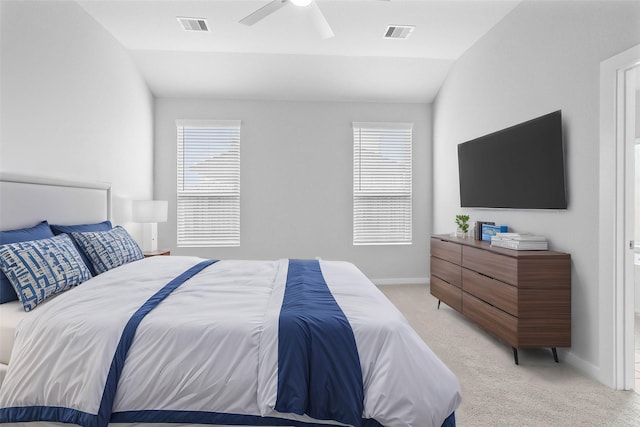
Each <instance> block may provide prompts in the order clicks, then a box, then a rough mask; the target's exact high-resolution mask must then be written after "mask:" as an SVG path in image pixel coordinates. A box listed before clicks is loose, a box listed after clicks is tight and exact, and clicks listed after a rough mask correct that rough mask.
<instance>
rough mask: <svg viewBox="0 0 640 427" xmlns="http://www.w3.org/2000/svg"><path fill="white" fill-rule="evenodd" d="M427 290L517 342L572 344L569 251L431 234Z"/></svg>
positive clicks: (553, 347)
mask: <svg viewBox="0 0 640 427" xmlns="http://www.w3.org/2000/svg"><path fill="white" fill-rule="evenodd" d="M431 294H432V295H433V296H435V297H436V298H438V300H439V301H438V307H440V302H441V301H442V302H444V303H446V304H447V305H449V306H450V307H451V308H453V309H455V310H457V311H459V312H460V313H462V314H463V315H464V316H466V317H467V318H469V319H471V320H473V321H474V322H475V323H477V324H478V325H479V326H480V327H482V328H483V329H485V330H487V331H488V332H490V333H492V334H493V335H495V336H496V337H498V338H500V339H501V340H503V341H505V342H506V343H508V344H509V345H510V346H511V347H512V349H513V356H514V360H515V363H516V364H518V348H526V347H550V348H551V350H552V352H553V357H554V359H555V361H556V362H557V361H558V355H557V352H556V347H570V346H571V255H569V254H566V253H562V252H553V251H516V250H511V249H503V248H497V247H496V248H494V247H491V245H490V243H489V242H484V241H477V240H473V239H460V238H456V237H451V236H448V235H441V236H433V237H432V238H431Z"/></svg>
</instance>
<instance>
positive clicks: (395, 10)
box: [78, 0, 519, 102]
mask: <svg viewBox="0 0 640 427" xmlns="http://www.w3.org/2000/svg"><path fill="white" fill-rule="evenodd" d="M279 1H281V0H279ZM285 1H287V2H288V1H289V0H285ZM269 2H270V0H226V1H225V0H206V1H205V0H200V1H182V0H181V1H164V0H139V1H122V0H78V3H79V4H80V5H81V6H82V7H83V8H84V9H85V10H86V11H87V12H88V13H89V14H90V15H91V16H92V17H93V18H94V19H95V20H96V21H98V22H99V23H100V24H101V25H102V26H104V28H106V29H107V30H108V31H109V32H110V33H111V34H113V36H114V37H115V38H116V39H117V40H119V41H120V43H121V44H122V45H123V46H124V47H125V48H126V49H128V50H129V51H130V53H131V56H132V58H133V60H134V62H135V63H136V64H137V66H138V67H139V69H140V71H141V73H142V75H143V77H144V78H145V79H146V81H147V83H148V85H149V87H150V89H151V91H152V92H153V93H154V95H156V96H158V97H215V98H234V99H271V100H273V99H276V100H320V101H322V100H324V101H372V102H431V101H432V100H433V98H434V97H435V95H436V94H437V92H438V90H439V88H440V86H441V84H442V82H443V81H444V79H445V77H446V75H447V73H448V72H449V70H450V68H451V66H452V64H453V63H454V62H455V61H456V59H457V58H459V57H460V55H462V54H463V53H464V52H465V51H466V50H467V49H468V48H469V47H471V46H472V45H473V44H474V43H475V42H477V41H478V40H479V39H480V38H481V37H482V36H483V35H484V34H485V33H486V32H487V31H489V30H490V29H491V28H492V27H493V26H494V25H495V24H496V23H497V22H499V21H500V20H501V19H502V18H503V17H504V16H505V15H506V14H508V13H509V12H510V11H511V10H512V9H513V8H514V7H515V6H517V4H518V3H519V1H510V0H496V1H491V0H413V1H411V0H386V1H385V0H316V5H317V7H318V8H319V9H320V10H321V12H322V14H323V15H324V17H325V18H326V21H327V22H328V24H329V25H330V27H331V29H332V30H333V33H334V36H333V37H331V38H328V39H324V38H322V36H321V33H320V32H319V31H318V30H317V27H316V25H314V24H315V20H314V18H315V17H314V14H313V12H312V11H311V8H310V7H306V8H304V7H298V6H295V5H293V4H286V5H284V7H282V8H279V9H278V10H277V11H276V12H274V13H272V14H270V15H268V16H266V17H265V18H264V19H262V20H260V21H259V22H257V23H255V24H254V25H251V26H247V25H243V24H241V23H239V21H240V20H241V19H242V18H244V17H245V16H247V15H249V14H251V13H252V12H254V11H255V10H257V9H259V8H261V7H263V6H265V5H267V4H268V3H269ZM177 17H192V18H204V19H206V20H207V26H208V28H209V31H207V32H195V31H185V30H183V28H182V26H181V25H180V24H179V22H178V20H177V19H176V18H177ZM389 25H410V26H415V29H414V30H413V32H412V33H411V34H410V36H409V37H408V38H407V39H404V40H401V39H385V38H384V35H385V33H386V32H387V27H388V26H389Z"/></svg>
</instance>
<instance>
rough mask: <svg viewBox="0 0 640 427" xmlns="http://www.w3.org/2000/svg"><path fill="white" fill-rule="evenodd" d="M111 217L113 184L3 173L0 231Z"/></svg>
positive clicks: (0, 190) (79, 222)
mask: <svg viewBox="0 0 640 427" xmlns="http://www.w3.org/2000/svg"><path fill="white" fill-rule="evenodd" d="M43 220H47V221H49V223H51V224H61V225H68V224H88V223H96V222H101V221H104V220H111V184H108V183H96V182H78V181H66V180H61V179H55V178H47V177H38V176H28V175H20V174H10V173H1V172H0V230H11V229H16V228H23V227H30V226H33V225H35V224H37V223H38V222H40V221H43Z"/></svg>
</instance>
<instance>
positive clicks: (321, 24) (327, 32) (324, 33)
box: [310, 1, 334, 39]
mask: <svg viewBox="0 0 640 427" xmlns="http://www.w3.org/2000/svg"><path fill="white" fill-rule="evenodd" d="M310 6H311V11H312V13H313V23H314V24H315V26H316V28H317V29H318V31H319V32H320V36H321V37H322V38H323V39H330V38H331V37H333V36H334V34H333V30H332V29H331V26H330V25H329V23H328V22H327V20H326V18H325V17H324V14H323V13H322V11H321V10H320V8H319V7H318V5H317V4H316V2H315V1H312V2H311V5H310Z"/></svg>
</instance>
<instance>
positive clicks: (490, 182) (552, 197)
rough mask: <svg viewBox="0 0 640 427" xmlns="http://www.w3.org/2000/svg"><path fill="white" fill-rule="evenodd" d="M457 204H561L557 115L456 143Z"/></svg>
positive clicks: (543, 206)
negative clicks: (458, 196)
mask: <svg viewBox="0 0 640 427" xmlns="http://www.w3.org/2000/svg"><path fill="white" fill-rule="evenodd" d="M458 172H459V176H460V205H461V206H462V207H475V208H513V209H566V208H567V198H566V189H565V172H564V147H563V139H562V114H561V112H560V111H555V112H553V113H550V114H546V115H544V116H542V117H538V118H535V119H533V120H529V121H527V122H524V123H520V124H518V125H515V126H512V127H509V128H507V129H503V130H501V131H498V132H494V133H491V134H489V135H485V136H482V137H480V138H476V139H473V140H471V141H467V142H464V143H462V144H458Z"/></svg>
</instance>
